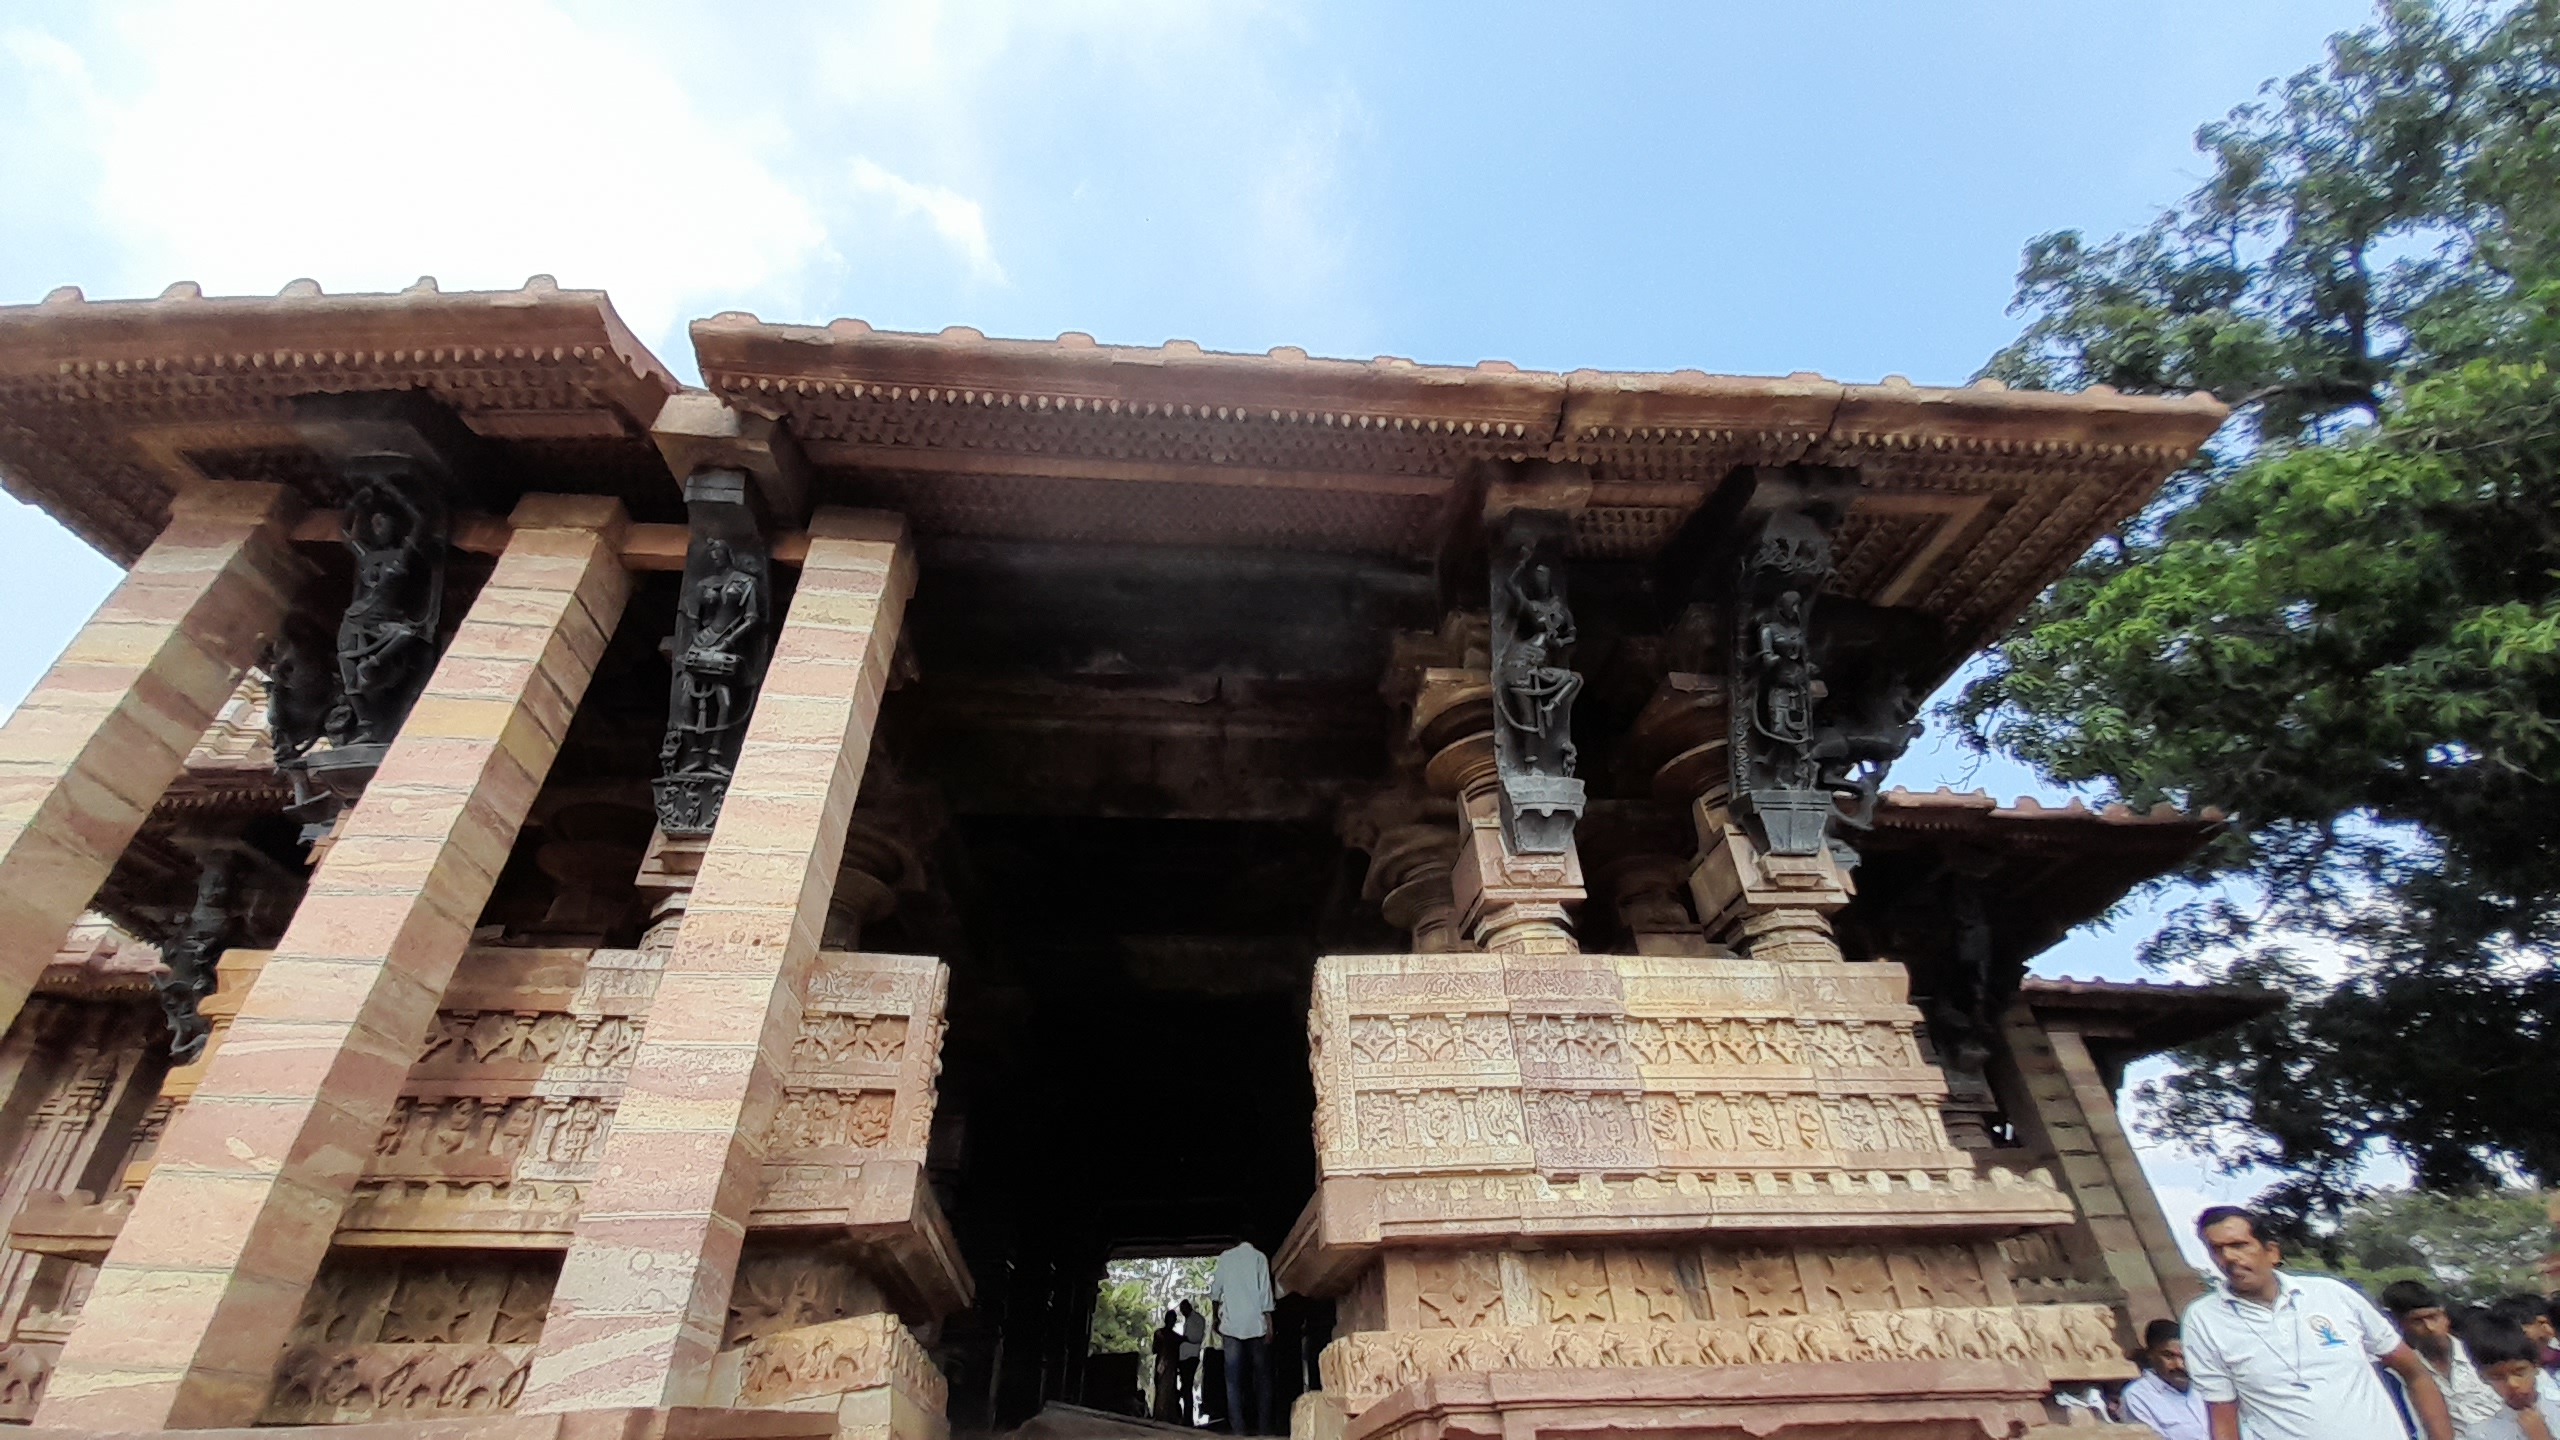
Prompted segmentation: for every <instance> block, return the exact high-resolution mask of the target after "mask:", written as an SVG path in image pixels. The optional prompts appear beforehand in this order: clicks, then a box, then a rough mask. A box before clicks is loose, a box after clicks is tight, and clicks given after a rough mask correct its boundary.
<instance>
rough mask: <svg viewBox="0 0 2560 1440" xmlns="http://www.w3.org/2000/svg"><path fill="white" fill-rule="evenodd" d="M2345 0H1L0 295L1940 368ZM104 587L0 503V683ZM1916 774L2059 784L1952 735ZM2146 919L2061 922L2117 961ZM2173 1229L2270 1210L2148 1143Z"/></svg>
mask: <svg viewBox="0 0 2560 1440" xmlns="http://www.w3.org/2000/svg"><path fill="white" fill-rule="evenodd" d="M2369 11H2370V7H2369V5H2367V4H2364V3H2349V0H2248V3H2245V4H2233V3H2230V0H2111V3H2105V4H2100V3H2094V0H2063V3H2056V0H1939V3H1919V4H1915V3H1911V0H1886V3H1850V0H1838V3H1813V4H1797V5H1784V6H1778V5H1767V4H1758V3H1751V4H1745V3H1727V0H1690V3H1683V4H1661V5H1634V4H1625V5H1609V4H1585V5H1575V6H1565V5H1546V6H1531V5H1521V4H1504V3H1489V0H1473V3H1465V4H1455V3H1452V4H1445V5H1426V4H1420V3H1403V4H1380V3H1377V0H1346V3H1339V4H1329V3H1306V4H1282V3H1272V4H1263V3H1254V0H1192V3H1172V0H1018V3H1007V0H990V3H985V4H949V3H936V0H904V3H887V4H865V3H829V4H816V3H810V4H793V3H772V4H741V3H731V4H726V5H719V6H711V5H700V6H689V7H688V6H675V5H656V4H650V3H645V0H611V3H576V0H504V3H472V0H441V3H436V4H432V5H397V4H374V5H349V4H344V3H321V4H258V3H246V0H234V3H221V4H212V3H207V4H197V5H171V4H158V3H137V0H78V3H54V0H0V305H5V304H24V303H30V302H33V301H36V300H39V299H41V298H43V297H44V295H45V294H46V293H47V292H49V291H51V290H53V289H54V288H55V287H57V286H62V285H77V286H79V287H81V289H82V290H83V291H84V292H85V293H86V294H87V295H89V296H90V297H91V298H93V299H105V298H111V297H128V296H150V295H155V294H158V293H159V292H160V291H161V290H162V289H163V288H164V287H165V286H167V285H168V284H170V283H171V282H174V281H181V280H192V281H195V282H197V283H198V284H200V285H202V286H203V288H204V292H205V293H206V294H209V295H212V294H271V293H273V292H275V291H276V290H278V289H280V288H282V287H283V286H284V285H285V284H286V283H287V282H288V281H291V280H295V279H297V278H305V277H307V278H311V279H315V280H317V281H319V282H320V284H321V286H322V287H323V288H324V289H326V290H328V291H331V292H344V291H360V290H396V289H399V288H401V287H403V286H406V285H408V284H410V283H411V282H413V281H414V280H416V279H417V278H418V277H419V276H421V275H433V276H435V277H436V278H437V280H438V282H439V283H440V284H441V285H442V286H443V288H445V289H447V290H459V289H487V288H513V287H515V286H518V285H520V284H522V283H523V282H524V280H525V279H526V277H528V276H530V275H534V274H548V275H553V276H556V277H557V278H558V280H559V282H560V283H561V284H562V285H564V286H569V287H573V288H590V287H594V288H603V289H605V290H608V291H610V292H611V294H612V296H613V299H614V303H615V305H616V307H617V308H618V309H619V310H620V312H621V313H622V315H623V317H624V318H625V319H626V320H627V321H628V322H629V323H630V324H631V325H632V327H633V328H634V329H635V330H636V331H637V332H638V333H639V335H640V336H641V338H642V339H643V340H644V341H646V342H647V343H648V344H649V345H650V347H651V348H652V349H653V350H655V351H656V352H657V354H658V355H659V356H660V358H661V359H663V360H665V361H667V362H668V363H669V365H670V366H671V367H672V368H673V369H674V370H675V371H676V372H677V373H678V374H679V375H680V376H684V377H686V378H688V379H690V378H692V375H693V364H692V357H691V352H690V349H689V347H688V346H687V345H686V344H685V342H684V324H685V322H686V321H687V320H689V319H691V318H694V317H696V316H700V315H707V314H711V313H714V312H717V311H722V310H746V311H751V312H754V313H756V314H758V315H761V316H763V317H764V318H766V319H768V320H779V321H795V322H811V323H823V322H824V321H826V320H829V319H832V318H835V317H837V316H855V317H859V318H862V319H865V320H868V321H870V322H871V323H872V324H873V325H875V326H878V327H881V328H884V329H914V330H939V329H941V328H943V327H944V326H948V325H968V326H974V327H976V328H977V329H979V330H981V331H983V332H985V333H987V334H989V335H998V336H1029V337H1047V336H1052V335H1056V334H1058V333H1060V332H1062V331H1068V330H1081V331H1085V332H1088V333H1090V334H1092V335H1094V336H1096V337H1098V338H1099V339H1101V340H1102V341H1104V342H1105V343H1127V344H1142V345H1153V344H1158V343H1161V342H1162V341H1164V340H1167V339H1173V338H1181V339H1188V340H1192V341H1195V342H1197V343H1199V344H1200V345H1202V346H1204V347H1207V348H1210V349H1225V350H1243V351H1261V350H1265V349H1268V348H1270V347H1272V346H1276V345H1295V346H1299V347H1302V348H1303V349H1305V350H1307V351H1309V352H1310V353H1313V354H1317V355H1336V356H1347V357H1352V358H1367V357H1369V356H1373V355H1382V354H1385V355H1401V356H1407V357H1410V358H1413V359H1417V360H1422V361H1427V362H1448V363H1459V364H1464V363H1471V362H1473V361H1476V360H1479V359H1488V358H1498V359H1505V360H1510V361H1513V362H1515V363H1517V364H1520V365H1523V366H1528V367H1534V368H1542V369H1572V368H1576V367H1581V366H1591V367H1596V368H1602V369H1629V370H1644V369H1675V368H1681V367H1697V368H1700V369H1704V370H1708V371H1711V372H1728V373H1743V374H1786V373H1789V372H1792V371H1797V370H1814V371H1819V372H1821V373H1823V374H1826V375H1829V376H1832V377H1834V378H1836V379H1842V380H1852V381H1866V380H1875V379H1879V378H1881V377H1883V376H1885V375H1888V374H1900V375H1905V376H1908V377H1909V378H1911V379H1913V380H1915V381H1918V382H1920V383H1923V384H1927V383H1953V382H1961V381H1963V380H1964V379H1966V378H1967V377H1969V376H1970V375H1971V374H1972V373H1973V371H1974V370H1975V369H1976V368H1977V367H1978V366H1980V365H1981V364H1982V362H1983V361H1984V359H1985V358H1987V357H1988V356H1989V355H1990V353H1991V352H1992V351H1993V350H1995V349H1997V348H1998V347H1999V346H2000V345H2002V344H2003V343H2005V342H2006V341H2007V340H2008V339H2009V338H2011V336H2012V335H2013V334H2014V333H2015V331H2016V328H2017V321H2016V319H2015V318H2013V317H2011V316H2009V315H2008V314H2006V313H2005V311H2006V307H2007V305H2008V301H2009V298H2010V293H2011V284H2012V280H2013V278H2014V275H2015V272H2016V269H2017V263H2018V256H2019V251H2020V249H2021V247H2022V245H2023V244H2024V243H2025V242H2026V240H2027V239H2028V238H2029V237H2030V236H2033V235H2036V234H2038V233H2041V232H2045V231H2050V230H2058V229H2083V230H2088V231H2091V232H2097V233H2110V232H2114V231H2119V230H2123V229H2127V228H2130V227H2134V226H2138V225H2140V224H2142V223H2143V222H2144V221H2146V220H2147V219H2149V218H2150V216H2151V215H2152V214H2153V213H2154V212H2155V211H2156V210H2157V209H2159V208H2160V207H2162V206H2164V205H2166V204H2168V203H2170V202H2172V201H2174V200H2175V199H2177V198H2178V197H2179V196H2180V195H2182V194H2183V193H2184V192H2185V191H2187V190H2188V189H2189V188H2191V187H2192V186H2193V185H2194V184H2195V183H2196V182H2197V181H2198V180H2200V179H2201V178H2202V177H2203V175H2204V173H2205V165H2204V162H2203V161H2202V160H2201V159H2200V157H2198V156H2197V155H2196V153H2195V152H2194V149H2193V144H2192V137H2193V134H2194V130H2195V127H2196V126H2197V125H2199V124H2200V123H2202V122H2204V121H2206V120H2209V119H2212V118H2215V117H2217V116H2219V115H2221V114H2222V113H2223V112H2224V111H2226V110H2227V109H2229V108H2230V107H2231V106H2232V105H2234V104H2238V103H2241V102H2244V101H2246V100H2248V99H2249V98H2250V97H2251V96H2252V95H2253V94H2254V93H2255V91H2256V89H2257V87H2258V86H2259V85H2260V84H2261V83H2262V82H2264V81H2265V80H2267V79H2269V78H2272V77H2275V76H2279V75H2285V74H2290V73H2292V72H2294V71H2297V70H2299V69H2301V68H2303V67H2304V66H2307V65H2310V64H2313V63H2315V62H2316V61H2317V60H2318V59H2319V57H2320V54H2321V45H2322V42H2323V41H2324V39H2325V38H2326V37H2327V36H2328V35H2330V34H2332V33H2334V32H2336V31H2338V30H2341V29H2345V28H2351V27H2353V26H2355V25H2358V24H2361V23H2362V22H2363V21H2364V20H2365V19H2366V18H2367V16H2368V14H2369ZM115 575H116V572H115V570H114V568H113V567H112V566H110V565H108V564H107V563H106V562H105V561H103V560H101V559H99V558H98V557H97V556H95V555H94V554H92V553H90V552H89V551H88V550H87V549H86V548H85V547H83V546H82V545H81V544H80V543H79V542H78V541H76V540H73V539H72V538H71V537H70V536H69V535H67V534H66V533H64V532H63V531H62V530H61V529H60V528H59V527H58V526H55V525H54V524H53V522H52V521H50V520H49V519H47V518H45V517H44V516H43V515H41V514H39V513H37V512H35V511H33V510H30V509H27V508H25V507H22V506H18V505H16V504H15V502H12V501H7V500H5V499H0V615H7V616H8V617H10V619H11V622H12V623H11V624H9V625H7V626H5V627H0V704H12V705H13V704H15V703H16V700H17V699H18V698H19V697H20V696H22V695H23V694H24V692H25V690H26V689H27V687H28V686H30V685H32V684H33V683H34V681H35V680H36V678H37V677H38V676H39V675H41V673H42V671H43V668H44V666H45V665H46V664H47V663H48V662H49V661H50V660H51V658H52V657H53V655H54V654H55V653H56V652H57V651H58V650H59V649H60V648H61V647H62V645H63V644H64V643H65V642H66V641H67V640H68V638H69V637H70V635H71V634H72V632H73V631H74V630H75V629H76V628H77V627H78V625H79V624H80V622H81V620H82V619H84V618H85V617H86V615H87V614H88V612H89V610H90V609H91V608H92V607H93V606H94V605H95V604H96V603H97V601H98V599H99V598H100V597H102V596H103V595H104V594H105V592H106V590H107V588H108V587H109V586H110V585H112V584H113V583H114V579H115ZM1894 779H1895V781H1896V782H1898V783H1907V784H1911V785H1914V786H1919V787H1926V786H1928V785H1932V784H1939V783H1947V784H1954V785H1957V786H1959V788H1971V787H1973V786H1977V785H1978V786H1981V787H1984V788H1988V789H1991V790H1993V791H1995V792H1996V793H1999V794H2001V795H2003V796H2008V795H2016V794H2022V793H2030V792H2038V791H2041V792H2042V793H2044V794H2046V795H2048V796H2051V795H2053V794H2054V793H2055V792H2054V791H2053V790H2052V789H2051V787H2045V786H2039V785H2038V784H2037V783H2036V780H2035V777H2033V776H2032V775H2031V774H2029V773H2027V772H2026V771H2025V770H2024V768H2023V767H2021V766H2018V765H2016V764H2015V763H2014V762H2008V761H2005V760H1999V759H1992V760H1987V761H1986V760H1978V759H1976V758H1975V757H1971V756H1968V755H1966V754H1964V753H1962V752H1961V750H1960V749H1959V748H1958V747H1956V746H1954V745H1953V744H1951V743H1949V742H1948V741H1947V740H1946V739H1945V738H1944V737H1943V736H1933V737H1931V738H1929V739H1928V740H1925V741H1924V742H1923V743H1922V744H1921V745H1920V746H1919V747H1918V748H1917V749H1916V750H1915V752H1914V753H1913V755H1912V756H1911V757H1909V758H1908V759H1907V760H1906V761H1905V762H1904V763H1903V765H1902V766H1901V767H1899V768H1898V769H1897V770H1896V772H1895V775H1894ZM2159 914H2160V905H2159V903H2156V902H2153V903H2136V904H2134V905H2131V906H2129V907H2128V908H2127V909H2126V911H2125V912H2124V913H2123V914H2122V915H2120V916H2119V917H2117V920H2116V923H2114V924H2113V925H2112V926H2109V927H2104V928H2093V929H2090V930H2086V931H2084V932H2082V933H2081V934H2079V935H2076V936H2074V937H2073V938H2072V939H2071V940H2069V941H2066V942H2065V943H2064V944H2063V945H2062V946H2061V947H2058V948H2057V950H2056V951H2054V952H2051V953H2050V954H2048V955H2047V956H2046V957H2045V958H2044V959H2043V960H2042V961H2041V962H2040V963H2039V967H2038V968H2039V970H2040V971H2042V972H2043V973H2048V974H2059V973H2069V974H2075V975H2102V976H2108V977H2113V978H2135V977H2136V976H2137V975H2138V974H2139V973H2140V971H2139V969H2138V967H2137V966H2136V965H2135V963H2134V961H2133V958H2132V956H2133V950H2134V947H2135V945H2136V944H2137V943H2138V942H2139V941H2140V939H2141V938H2142V937H2143V936H2144V935H2145V934H2147V933H2148V932H2149V929H2150V928H2151V927H2152V926H2153V925H2155V924H2156V923H2157V921H2158V918H2159ZM2144 1157H2145V1163H2146V1165H2147V1166H2149V1167H2150V1169H2151V1172H2152V1174H2153V1177H2154V1181H2155V1184H2156V1185H2157V1187H2158V1188H2159V1189H2160V1191H2161V1192H2162V1199H2163V1202H2164V1204H2165V1205H2166V1207H2167V1208H2168V1210H2169V1212H2170V1215H2171V1217H2172V1219H2173V1220H2176V1219H2180V1218H2182V1217H2183V1216H2185V1215H2187V1214H2191V1213H2193V1211H2194V1210H2195V1209H2197V1208H2199V1207H2200V1206H2201V1205H2202V1204H2204V1203H2206V1202H2207V1201H2208V1200H2221V1199H2234V1198H2241V1197H2244V1196H2245V1195H2246V1194H2248V1193H2249V1192H2251V1191H2252V1190H2254V1189H2255V1188H2256V1183H2257V1182H2256V1180H2255V1179H2253V1178H2252V1177H2245V1176H2244V1177H2224V1176H2217V1175H2213V1174H2211V1173H2209V1172H2208V1170H2207V1169H2206V1168H2204V1167H2203V1166H2200V1165H2199V1164H2197V1163H2196V1162H2195V1161H2194V1160H2193V1159H2192V1158H2190V1157H2185V1156H2183V1155H2180V1154H2178V1153H2176V1152H2174V1151H2172V1150H2170V1149H2168V1148H2166V1147H2163V1146H2160V1145H2156V1144H2153V1145H2146V1147H2145V1151H2144Z"/></svg>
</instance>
